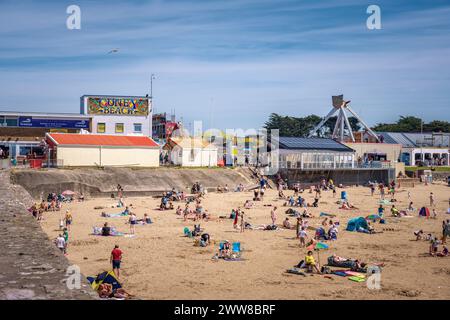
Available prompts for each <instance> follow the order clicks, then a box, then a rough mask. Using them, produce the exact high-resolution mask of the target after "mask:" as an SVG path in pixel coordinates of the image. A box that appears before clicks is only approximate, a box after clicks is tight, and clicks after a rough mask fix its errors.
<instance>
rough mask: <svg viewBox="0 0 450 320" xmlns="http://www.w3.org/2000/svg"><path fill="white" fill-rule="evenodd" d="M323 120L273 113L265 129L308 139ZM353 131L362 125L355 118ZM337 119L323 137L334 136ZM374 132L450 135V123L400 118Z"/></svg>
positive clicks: (323, 130)
mask: <svg viewBox="0 0 450 320" xmlns="http://www.w3.org/2000/svg"><path fill="white" fill-rule="evenodd" d="M321 120H322V118H321V117H319V116H317V115H314V114H312V115H309V116H306V117H290V116H282V115H279V114H277V113H272V114H270V116H269V119H268V120H267V121H266V122H265V124H264V128H266V129H267V130H268V131H270V130H271V129H278V130H279V132H280V136H281V137H307V136H308V134H309V132H310V131H311V130H312V129H313V128H314V127H315V126H316V125H318V124H319V122H320V121H321ZM348 120H349V122H350V124H351V126H352V129H353V130H354V131H359V130H360V129H361V128H362V125H361V124H360V123H359V122H358V120H357V119H356V118H355V117H349V118H348ZM336 121H337V117H331V118H330V119H329V120H328V121H327V122H326V123H325V125H324V126H323V128H322V129H321V130H320V131H319V132H318V135H319V136H321V137H328V136H330V135H331V134H332V132H333V129H334V126H335V124H336ZM371 129H372V130H374V131H378V132H382V131H388V132H421V131H423V132H445V133H450V122H448V121H441V120H433V121H431V122H428V123H426V122H424V121H423V120H422V119H420V118H417V117H413V116H400V119H399V120H397V121H396V122H395V123H378V124H376V125H375V126H373V127H372V128H371Z"/></svg>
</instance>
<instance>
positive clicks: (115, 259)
mask: <svg viewBox="0 0 450 320" xmlns="http://www.w3.org/2000/svg"><path fill="white" fill-rule="evenodd" d="M122 254H123V253H122V250H120V249H119V245H117V244H116V245H115V246H114V249H113V250H112V251H111V258H110V262H111V264H112V268H113V272H114V274H115V275H116V277H117V278H119V277H120V263H121V262H122Z"/></svg>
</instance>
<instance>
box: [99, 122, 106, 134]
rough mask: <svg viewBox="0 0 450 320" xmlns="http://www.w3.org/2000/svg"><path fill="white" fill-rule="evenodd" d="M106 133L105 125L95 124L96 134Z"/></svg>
mask: <svg viewBox="0 0 450 320" xmlns="http://www.w3.org/2000/svg"><path fill="white" fill-rule="evenodd" d="M105 132H106V123H97V133H105Z"/></svg>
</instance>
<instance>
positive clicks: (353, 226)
mask: <svg viewBox="0 0 450 320" xmlns="http://www.w3.org/2000/svg"><path fill="white" fill-rule="evenodd" d="M359 228H363V229H366V230H367V229H368V228H369V225H368V224H367V221H366V219H364V218H363V217H357V218H353V219H350V220H349V221H348V224H347V229H346V230H347V231H357V230H358V229H359Z"/></svg>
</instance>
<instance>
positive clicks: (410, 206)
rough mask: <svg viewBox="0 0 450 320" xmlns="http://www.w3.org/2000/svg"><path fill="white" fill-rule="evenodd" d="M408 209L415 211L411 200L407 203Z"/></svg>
mask: <svg viewBox="0 0 450 320" xmlns="http://www.w3.org/2000/svg"><path fill="white" fill-rule="evenodd" d="M406 210H408V211H415V210H416V209H415V208H414V207H413V202H412V201H411V202H410V203H409V205H408V209H406Z"/></svg>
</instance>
